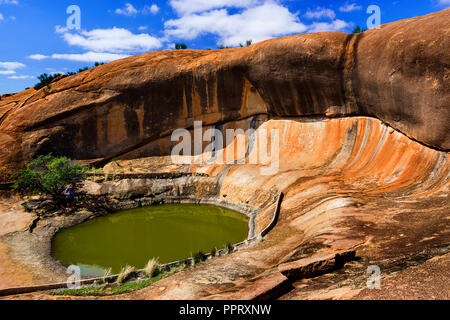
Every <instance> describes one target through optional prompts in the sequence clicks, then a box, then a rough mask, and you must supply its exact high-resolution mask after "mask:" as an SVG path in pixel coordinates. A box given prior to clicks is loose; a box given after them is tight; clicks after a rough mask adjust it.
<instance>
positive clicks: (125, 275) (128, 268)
mask: <svg viewBox="0 0 450 320" xmlns="http://www.w3.org/2000/svg"><path fill="white" fill-rule="evenodd" d="M135 270H136V269H135V268H134V267H131V266H128V265H127V266H125V267H123V268H122V270H121V271H120V274H119V276H118V277H117V283H123V282H124V281H125V280H127V279H128V277H129V276H130V274H131V273H132V272H134V271H135Z"/></svg>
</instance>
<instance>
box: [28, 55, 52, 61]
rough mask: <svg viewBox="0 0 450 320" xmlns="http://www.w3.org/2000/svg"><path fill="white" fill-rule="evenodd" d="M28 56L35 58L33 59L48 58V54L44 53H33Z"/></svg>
mask: <svg viewBox="0 0 450 320" xmlns="http://www.w3.org/2000/svg"><path fill="white" fill-rule="evenodd" d="M28 58H30V59H33V60H44V59H47V58H48V56H44V55H43V54H32V55H30V56H28Z"/></svg>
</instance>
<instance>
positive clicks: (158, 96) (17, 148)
mask: <svg viewBox="0 0 450 320" xmlns="http://www.w3.org/2000/svg"><path fill="white" fill-rule="evenodd" d="M449 33H450V10H444V11H441V12H437V13H433V14H430V15H426V16H422V17H417V18H412V19H407V20H402V21H398V22H394V23H390V24H386V25H383V26H382V28H381V29H380V30H370V31H367V32H365V33H363V34H359V35H349V34H345V33H335V32H326V33H315V34H302V35H295V36H289V37H283V38H279V39H273V40H269V41H265V42H262V43H258V44H256V45H253V46H250V47H247V48H234V49H225V50H213V51H200V50H176V51H160V52H151V53H147V54H143V55H139V56H135V57H130V58H126V59H123V60H118V61H114V62H111V63H108V64H106V65H103V66H100V67H97V68H94V69H91V70H88V71H85V72H82V73H81V74H78V75H75V76H71V77H66V78H63V79H61V80H59V81H58V82H55V83H53V84H52V85H51V88H50V89H48V88H44V89H41V90H39V91H34V90H33V89H29V90H26V91H23V92H21V93H18V94H16V95H12V96H2V98H1V100H0V132H1V134H0V170H1V173H0V174H1V178H3V180H5V178H7V175H8V174H9V173H10V172H11V171H13V170H15V169H17V168H19V167H21V166H22V165H23V163H24V162H26V161H28V160H30V159H31V158H33V157H34V156H35V155H36V154H41V153H47V152H50V151H52V152H54V153H56V154H64V155H67V156H70V157H72V158H76V159H84V160H86V159H108V158H111V157H114V156H117V155H121V154H124V153H129V152H130V151H132V150H134V149H136V148H140V147H142V146H144V145H146V144H148V143H150V142H152V141H155V140H157V139H160V138H161V137H165V136H167V135H169V134H170V133H171V132H172V131H173V130H174V129H177V128H189V127H191V126H192V125H193V122H194V121H195V120H202V121H204V122H205V123H206V124H215V123H224V122H228V121H235V120H239V119H244V118H247V117H249V116H251V115H255V114H267V115H268V116H269V117H292V116H313V115H322V116H328V117H340V116H357V115H365V116H372V117H376V118H378V119H380V120H382V121H385V122H387V123H389V124H390V125H391V126H392V127H394V128H396V129H398V130H399V131H401V132H403V133H404V134H406V135H407V136H409V137H410V138H412V139H415V140H417V141H419V142H421V143H423V144H425V145H427V146H430V147H433V148H435V149H439V150H443V151H448V150H449V149H450V136H449V132H450V128H449V123H450V122H449V118H450V117H449V110H450V108H449V102H450V79H449V73H450V55H449V53H448V48H449V47H450V34H449Z"/></svg>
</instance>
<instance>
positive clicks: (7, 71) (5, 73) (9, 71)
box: [0, 70, 16, 75]
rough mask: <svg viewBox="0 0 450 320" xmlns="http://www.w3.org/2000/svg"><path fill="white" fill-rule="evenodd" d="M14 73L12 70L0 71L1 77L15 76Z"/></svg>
mask: <svg viewBox="0 0 450 320" xmlns="http://www.w3.org/2000/svg"><path fill="white" fill-rule="evenodd" d="M15 73H16V72H15V71H14V70H0V74H1V75H7V74H15Z"/></svg>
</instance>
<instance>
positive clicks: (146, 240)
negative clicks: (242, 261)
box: [52, 204, 248, 276]
mask: <svg viewBox="0 0 450 320" xmlns="http://www.w3.org/2000/svg"><path fill="white" fill-rule="evenodd" d="M247 235H248V218H247V217H245V216H244V215H242V214H240V213H238V212H235V211H232V210H228V209H224V208H220V207H216V206H210V205H190V204H167V205H157V206H151V207H144V208H137V209H131V210H125V211H121V212H117V213H114V214H111V215H108V216H105V217H100V218H95V219H93V220H90V221H88V222H85V223H82V224H79V225H77V226H74V227H71V228H68V229H64V230H62V231H61V232H59V233H57V234H56V235H55V237H54V239H53V241H52V256H53V257H54V258H55V259H56V260H59V261H60V262H61V263H62V264H64V265H65V266H70V265H76V266H79V267H80V268H81V274H82V275H83V276H102V275H103V274H104V272H105V270H106V269H108V268H112V271H113V273H118V272H120V269H121V268H122V267H123V266H125V265H130V266H134V267H136V268H138V269H140V268H143V267H144V266H145V265H146V264H147V262H148V260H149V259H151V258H158V259H159V262H160V263H168V262H173V261H177V260H181V259H185V258H188V257H190V256H192V254H195V253H196V252H199V251H202V252H204V253H207V252H210V251H211V250H212V249H214V248H223V247H224V246H225V245H226V244H227V243H231V244H234V243H238V242H241V241H244V240H245V239H246V238H247Z"/></svg>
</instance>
